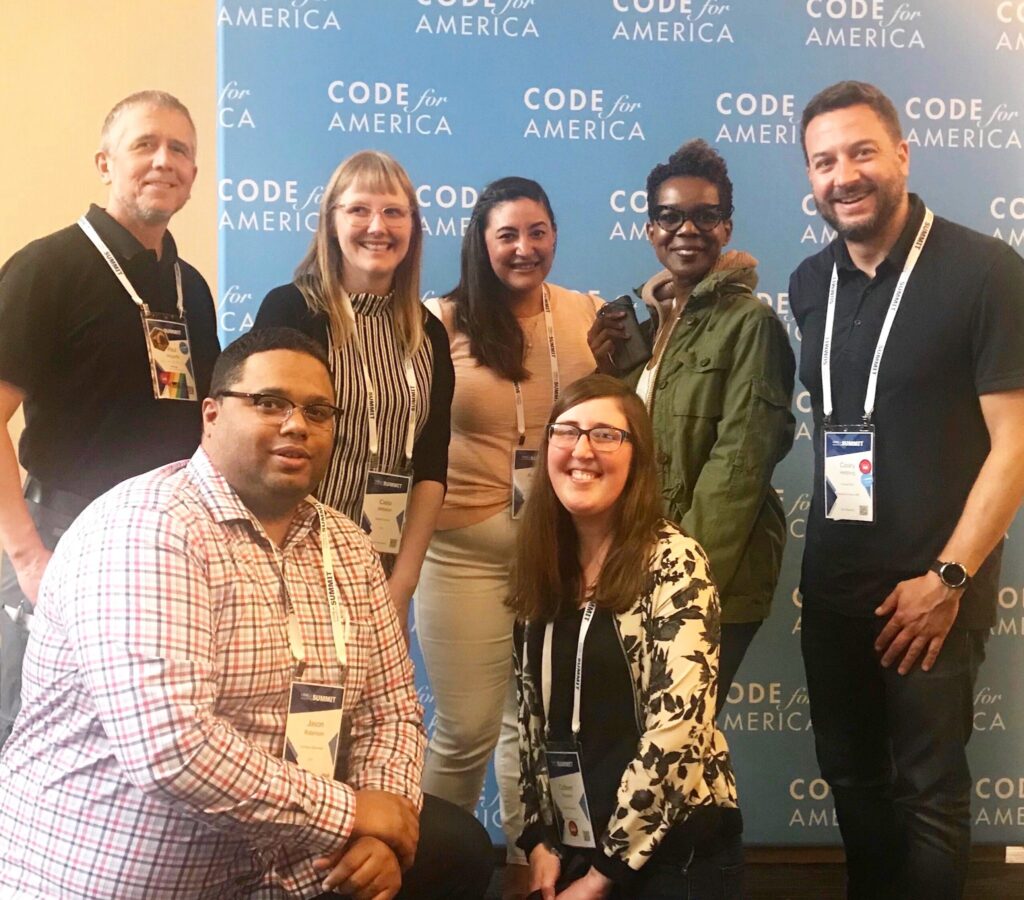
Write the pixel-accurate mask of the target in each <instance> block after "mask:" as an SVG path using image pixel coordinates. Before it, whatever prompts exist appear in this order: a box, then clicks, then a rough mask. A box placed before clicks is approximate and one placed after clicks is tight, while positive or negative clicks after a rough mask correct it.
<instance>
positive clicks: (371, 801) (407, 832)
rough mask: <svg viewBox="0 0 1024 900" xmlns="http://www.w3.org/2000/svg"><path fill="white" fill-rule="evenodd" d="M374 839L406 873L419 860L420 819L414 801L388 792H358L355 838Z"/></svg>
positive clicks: (354, 826)
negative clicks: (396, 858)
mask: <svg viewBox="0 0 1024 900" xmlns="http://www.w3.org/2000/svg"><path fill="white" fill-rule="evenodd" d="M361 837H373V838H377V839H378V840H380V841H383V842H384V843H385V844H387V845H388V846H389V847H390V848H391V849H392V850H394V851H395V855H396V856H397V857H398V862H399V863H400V864H401V867H402V871H403V872H404V871H406V870H407V869H408V868H409V866H411V865H412V862H413V860H414V859H415V858H416V844H417V843H418V842H419V839H420V817H419V812H418V811H417V810H416V807H415V806H413V804H412V801H410V800H408V799H407V798H405V797H400V796H399V795H398V794H391V793H389V792H388V791H371V790H365V791H356V816H355V824H354V825H353V826H352V838H353V839H355V838H361Z"/></svg>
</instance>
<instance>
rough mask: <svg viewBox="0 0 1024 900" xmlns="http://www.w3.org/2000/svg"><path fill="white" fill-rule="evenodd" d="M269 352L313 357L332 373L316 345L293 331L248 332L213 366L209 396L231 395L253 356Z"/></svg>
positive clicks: (281, 328) (281, 329)
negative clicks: (225, 392) (225, 393)
mask: <svg viewBox="0 0 1024 900" xmlns="http://www.w3.org/2000/svg"><path fill="white" fill-rule="evenodd" d="M269 350H294V351H295V352H296V353H305V354H306V355H307V356H312V357H313V359H315V360H316V361H317V362H319V363H322V364H323V367H324V368H325V369H327V371H328V372H330V366H329V365H328V363H327V354H326V353H325V352H324V349H323V347H321V346H320V345H319V344H318V343H317V342H316V341H314V340H313V339H312V338H311V337H309V336H308V335H305V334H303V333H302V332H301V331H296V330H295V329H294V328H284V327H282V326H277V325H275V326H274V327H272V328H258V329H254V330H252V331H247V332H246V333H245V334H243V335H242V336H241V337H240V338H238V340H236V341H232V342H231V343H230V344H228V345H227V346H226V347H225V348H224V349H223V350H222V351H221V354H220V356H218V357H217V361H216V362H215V363H214V364H213V375H212V376H211V377H210V396H211V397H216V396H218V395H219V394H220V393H221V391H229V390H231V388H232V387H234V385H235V384H237V383H238V379H239V378H241V376H242V367H243V366H244V365H245V361H246V360H247V359H248V358H249V357H250V356H255V355H256V354H257V353H266V352H267V351H269Z"/></svg>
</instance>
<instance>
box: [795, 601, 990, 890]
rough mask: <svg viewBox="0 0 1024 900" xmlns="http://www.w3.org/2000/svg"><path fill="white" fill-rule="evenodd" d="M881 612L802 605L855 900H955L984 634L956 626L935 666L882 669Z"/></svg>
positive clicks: (963, 857)
mask: <svg viewBox="0 0 1024 900" xmlns="http://www.w3.org/2000/svg"><path fill="white" fill-rule="evenodd" d="M884 625H885V620H880V619H859V618H853V617H849V616H843V615H840V614H838V613H834V612H830V611H828V610H822V609H819V608H816V607H815V606H813V605H811V604H808V603H807V601H806V599H805V601H804V607H803V615H802V622H801V648H802V650H803V657H804V666H805V667H806V670H807V692H808V697H809V700H810V709H811V724H812V726H813V728H814V741H815V748H816V750H817V754H818V765H819V766H820V767H821V775H822V777H823V778H824V779H825V781H827V782H828V784H829V787H830V788H831V791H832V797H833V800H834V802H835V807H836V816H837V818H838V821H839V830H840V832H841V834H842V837H843V844H844V846H845V848H846V868H847V897H849V898H850V900H861V898H864V900H868V898H870V900H879V898H893V900H896V898H898V900H925V898H927V900H955V898H959V897H962V896H963V891H964V883H965V881H966V878H967V864H968V858H969V854H970V845H971V818H970V791H971V775H970V771H969V770H968V766H967V754H966V747H967V741H968V740H969V739H970V737H971V731H972V728H973V706H974V683H975V680H976V678H977V675H978V668H979V667H980V666H981V663H982V661H983V660H984V658H985V640H986V638H987V636H988V632H987V631H985V630H968V629H963V628H957V627H954V628H953V629H952V630H951V631H950V632H949V635H948V636H947V637H946V642H945V644H943V647H942V652H941V653H940V654H939V657H938V659H937V660H936V662H935V665H934V666H933V667H932V670H931V671H930V672H923V671H922V670H921V668H920V666H919V665H918V666H916V667H915V668H914V669H913V670H912V671H911V672H909V673H908V674H907V675H900V674H899V673H898V672H897V671H896V667H895V666H892V667H890V668H887V669H886V668H883V667H882V666H881V664H880V663H879V655H878V654H877V653H876V652H875V649H874V642H875V639H876V638H877V636H878V634H879V632H880V631H881V630H882V627H883V626H884Z"/></svg>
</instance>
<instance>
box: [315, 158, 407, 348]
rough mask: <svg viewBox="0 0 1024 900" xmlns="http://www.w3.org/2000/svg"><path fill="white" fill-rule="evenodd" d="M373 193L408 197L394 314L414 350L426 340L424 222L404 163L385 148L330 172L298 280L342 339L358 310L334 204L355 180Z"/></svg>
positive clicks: (337, 340) (334, 336) (401, 336)
mask: <svg viewBox="0 0 1024 900" xmlns="http://www.w3.org/2000/svg"><path fill="white" fill-rule="evenodd" d="M354 184H355V185H359V187H361V188H362V189H364V190H366V191H370V192H373V193H385V192H392V193H395V194H402V195H403V196H404V197H405V198H406V200H407V201H408V203H409V209H410V211H411V216H412V233H411V234H410V236H409V252H408V253H406V254H405V258H404V259H403V260H402V261H401V262H400V263H399V264H398V268H397V269H396V270H395V282H394V292H395V299H394V301H393V305H392V310H391V312H392V315H393V316H394V319H395V333H396V334H397V335H398V342H399V345H400V346H401V349H402V351H403V352H404V353H405V354H406V355H407V356H411V355H412V354H413V353H415V352H416V351H417V350H418V349H419V348H420V344H422V343H423V315H424V312H423V304H422V303H421V302H420V261H421V259H422V257H423V223H422V222H421V221H420V211H419V205H418V204H417V202H416V191H415V189H414V188H413V186H412V181H411V180H410V179H409V176H408V174H407V173H406V171H405V169H403V168H402V167H401V166H400V165H399V164H398V162H396V161H395V160H394V159H393V158H392V157H390V156H388V154H386V153H381V152H380V151H378V150H362V151H360V152H359V153H356V154H354V155H353V156H350V157H349V158H348V159H346V160H345V161H344V162H342V163H341V165H339V166H338V168H337V169H335V170H334V174H333V175H331V179H330V181H328V182H327V187H326V188H325V189H324V196H323V198H322V199H321V201H320V222H319V224H318V225H317V229H316V234H315V235H313V240H312V241H311V242H310V245H309V250H308V251H306V255H305V257H303V260H302V262H300V263H299V265H298V266H297V267H296V269H295V284H296V285H297V286H298V288H299V290H300V291H302V296H303V298H304V299H305V301H306V306H307V307H308V308H309V311H310V312H311V313H314V314H317V313H322V314H323V315H325V316H326V317H327V323H328V328H329V329H330V332H331V339H332V340H333V342H334V343H335V344H336V345H344V344H346V343H348V341H349V340H351V338H352V335H353V334H354V333H355V316H354V314H353V312H352V303H351V301H350V300H349V296H348V292H347V291H346V290H345V288H344V287H343V286H342V271H343V269H344V266H345V260H344V257H343V256H342V255H341V248H340V247H339V246H338V234H337V230H336V229H335V227H334V215H333V213H334V204H335V203H337V201H338V197H340V196H341V195H342V194H343V193H345V191H346V190H347V189H348V188H350V187H351V186H352V185H354Z"/></svg>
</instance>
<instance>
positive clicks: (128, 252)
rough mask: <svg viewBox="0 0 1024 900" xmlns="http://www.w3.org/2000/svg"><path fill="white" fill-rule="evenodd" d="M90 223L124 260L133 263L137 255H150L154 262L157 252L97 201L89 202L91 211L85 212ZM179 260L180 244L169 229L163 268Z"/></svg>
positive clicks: (166, 236) (113, 251)
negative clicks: (146, 245)
mask: <svg viewBox="0 0 1024 900" xmlns="http://www.w3.org/2000/svg"><path fill="white" fill-rule="evenodd" d="M85 217H86V218H87V219H88V220H89V223H90V224H91V225H92V227H93V228H95V229H96V231H97V233H98V234H99V236H100V237H101V238H103V243H104V244H106V245H107V247H109V248H110V250H111V252H112V253H113V254H114V255H115V256H116V257H117V258H118V259H119V260H120V261H121V262H122V263H131V262H133V261H134V260H135V258H136V257H137V256H142V257H149V258H150V259H152V260H153V261H154V262H155V261H157V260H156V253H155V252H154V251H152V250H147V249H146V248H145V247H143V246H142V244H141V243H140V242H139V239H138V238H137V237H135V235H134V234H132V233H131V232H130V231H129V230H128V229H127V228H125V227H124V225H122V224H121V223H120V222H118V221H117V220H116V219H115V218H114V217H113V216H111V215H110V213H108V212H107V211H106V210H105V209H102V208H101V207H99V206H97V205H96V204H95V203H90V204H89V211H88V212H87V213H86V214H85ZM177 260H178V246H177V244H175V243H174V238H173V237H171V233H170V232H169V231H165V232H164V244H163V248H162V251H161V253H160V260H159V264H160V267H161V268H163V267H165V266H171V265H173V264H174V263H175V262H177Z"/></svg>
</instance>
